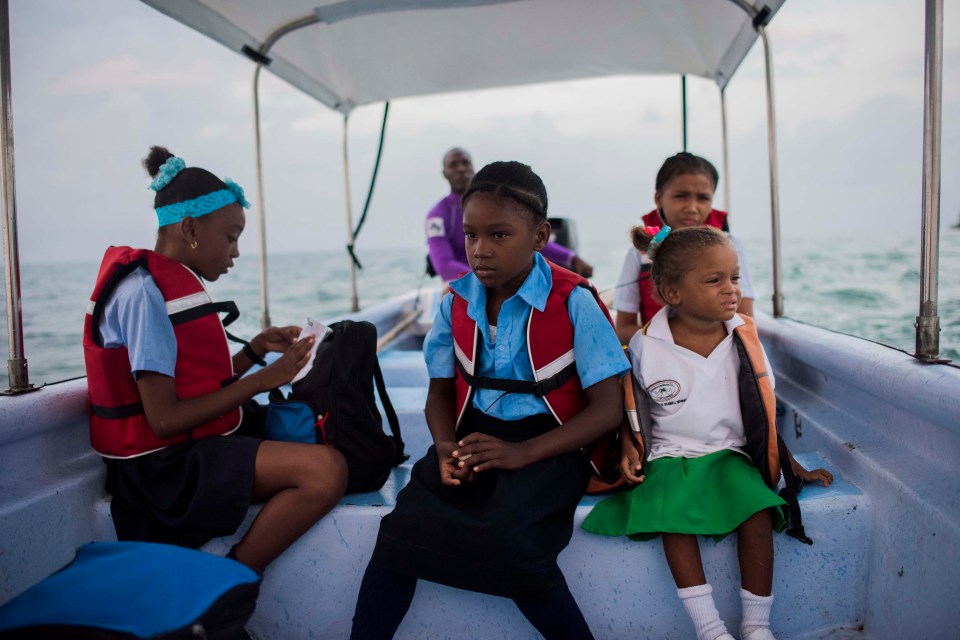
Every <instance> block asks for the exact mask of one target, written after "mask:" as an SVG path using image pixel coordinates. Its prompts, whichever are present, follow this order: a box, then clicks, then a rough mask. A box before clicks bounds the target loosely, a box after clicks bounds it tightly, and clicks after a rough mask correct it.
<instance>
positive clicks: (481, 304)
mask: <svg viewBox="0 0 960 640" xmlns="http://www.w3.org/2000/svg"><path fill="white" fill-rule="evenodd" d="M552 286H553V276H552V274H551V273H550V265H548V264H547V261H546V260H544V259H543V257H542V256H541V255H540V254H539V253H537V254H535V257H534V265H533V269H531V271H530V274H529V275H528V276H527V279H526V280H524V281H523V284H522V285H521V286H520V289H518V290H517V292H516V293H515V294H514V295H513V296H512V297H510V298H509V299H508V300H506V301H505V302H504V303H503V306H502V307H501V308H500V315H499V316H498V318H497V328H496V339H494V338H492V337H491V331H490V325H489V323H488V322H487V312H486V307H487V289H486V287H484V286H483V284H482V283H481V282H480V280H479V279H477V277H476V276H475V275H474V274H473V273H468V274H467V275H465V276H463V277H462V278H460V279H458V280H454V281H453V282H451V283H450V288H451V289H453V290H454V291H456V292H457V293H458V294H459V295H460V296H462V297H463V298H464V299H465V300H466V301H467V315H468V316H470V317H471V318H472V319H473V320H475V321H476V323H477V327H478V328H479V329H480V335H481V337H482V338H483V340H482V342H481V345H480V349H479V351H480V353H479V354H478V360H479V362H478V370H477V373H476V375H478V376H483V377H490V378H505V379H510V380H529V381H531V382H532V381H533V379H534V378H533V367H532V366H531V364H530V358H529V356H528V355H527V344H526V343H527V338H526V330H527V319H528V318H529V316H530V311H531V307H535V308H536V309H538V310H540V311H543V309H544V308H545V307H546V304H547V297H548V296H549V294H550V289H551V287H552ZM452 309H453V296H446V297H444V299H443V300H442V301H441V303H440V309H439V310H438V311H437V316H436V318H435V319H434V321H433V327H432V328H431V329H430V333H428V334H427V337H426V339H425V341H424V345H423V355H424V358H425V359H426V361H427V372H428V373H429V375H430V377H431V378H453V377H454V366H455V365H454V358H455V356H454V348H453V328H452V325H451V317H452ZM567 310H568V311H569V313H570V321H571V322H572V323H573V328H574V338H573V354H574V358H575V359H576V366H577V374H578V375H579V376H580V384H581V385H582V386H583V388H584V389H586V388H587V387H590V386H592V385H594V384H596V383H597V382H600V381H601V380H605V379H606V378H609V377H610V376H623V375H624V374H625V373H626V372H627V371H628V370H629V369H630V363H629V362H628V361H627V357H626V355H625V354H624V353H623V348H622V347H621V346H620V340H618V339H617V335H616V333H615V332H614V330H613V326H612V325H611V324H610V321H609V320H607V317H606V316H605V315H604V313H603V311H602V310H601V309H600V307H599V306H598V305H597V301H596V300H595V299H594V297H593V294H591V293H590V292H589V291H587V290H586V289H584V288H582V287H576V288H575V289H574V290H573V291H572V292H571V293H570V297H569V298H568V299H567ZM473 406H474V407H476V408H477V409H479V410H480V411H483V412H484V413H486V414H487V415H490V416H492V417H494V418H498V419H500V420H519V419H521V418H525V417H527V416H531V415H534V414H540V413H550V410H549V409H548V408H547V405H546V403H545V402H544V401H543V400H542V399H541V398H537V397H536V396H533V395H531V394H528V393H511V394H506V395H504V392H502V391H498V390H496V389H477V390H476V393H474V396H473Z"/></svg>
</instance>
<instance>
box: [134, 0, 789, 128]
mask: <svg viewBox="0 0 960 640" xmlns="http://www.w3.org/2000/svg"><path fill="white" fill-rule="evenodd" d="M143 2H145V3H146V4H148V5H150V6H152V7H154V8H156V9H157V10H159V11H161V12H162V13H165V14H167V15H168V16H170V17H172V18H174V19H175V20H178V21H179V22H182V23H184V24H186V25H187V26H189V27H192V28H193V29H196V30H197V31H199V32H201V33H203V34H205V35H207V36H209V37H210V38H213V39H214V40H216V41H218V42H220V43H221V44H223V45H225V46H226V47H228V48H230V49H232V50H234V51H237V52H239V53H241V54H244V55H247V56H248V57H251V58H252V59H253V60H254V61H261V62H264V63H265V68H267V69H268V70H269V71H270V72H271V73H273V74H275V75H277V76H279V77H280V78H282V79H283V80H285V81H287V82H288V83H290V84H292V85H293V86H295V87H297V88H299V89H300V90H302V91H304V92H305V93H307V94H308V95H310V96H312V97H314V98H316V99H317V100H319V101H320V102H322V103H323V104H325V105H327V106H328V107H330V108H332V109H335V110H338V111H340V112H342V113H344V114H348V113H350V111H351V110H352V109H353V108H354V107H357V106H360V105H365V104H370V103H373V102H380V101H386V100H391V99H394V98H400V97H408V96H420V95H430V94H438V93H446V92H454V91H466V90H474V89H484V88H489V87H504V86H516V85H524V84H532V83H539V82H554V81H561V80H572V79H578V78H590V77H597V76H614V75H655V74H685V75H691V76H700V77H704V78H709V79H711V80H713V81H714V82H716V83H717V85H718V86H719V87H720V88H721V89H723V88H724V87H725V86H726V84H727V83H728V82H729V81H730V78H731V76H732V75H733V73H734V72H735V71H736V69H737V67H738V66H739V65H740V63H741V62H742V61H743V59H744V57H745V56H746V55H747V52H748V51H749V50H750V47H751V46H752V45H753V43H754V41H755V40H756V39H757V37H758V36H757V31H756V28H755V27H754V24H753V22H754V17H755V16H759V18H758V19H761V20H763V23H764V24H765V23H766V21H767V20H769V19H770V17H772V15H773V14H775V13H776V11H777V10H778V9H779V8H780V6H781V5H782V4H783V2H784V0H600V1H599V2H584V1H583V0H389V1H384V0H342V1H332V2H331V1H326V0H287V1H285V2H281V3H276V2H262V1H260V0H143ZM281 36H283V37H282V38H281ZM274 43H275V44H274ZM267 61H269V63H268V64H266V63H267Z"/></svg>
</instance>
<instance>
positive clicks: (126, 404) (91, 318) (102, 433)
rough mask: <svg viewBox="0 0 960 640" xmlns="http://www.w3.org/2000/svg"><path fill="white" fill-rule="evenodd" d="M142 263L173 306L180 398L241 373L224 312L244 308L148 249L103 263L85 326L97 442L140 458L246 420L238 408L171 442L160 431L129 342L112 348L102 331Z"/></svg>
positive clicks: (111, 252) (120, 253) (116, 251)
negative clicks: (115, 299) (110, 304)
mask: <svg viewBox="0 0 960 640" xmlns="http://www.w3.org/2000/svg"><path fill="white" fill-rule="evenodd" d="M137 267H143V268H145V269H146V270H147V271H149V272H150V275H152V276H153V279H154V281H155V282H156V284H157V287H158V288H159V289H160V293H161V294H163V299H164V300H165V301H166V303H167V313H168V314H169V316H170V322H171V323H172V324H173V332H174V335H175V336H176V338H177V363H176V368H175V370H174V384H175V386H176V391H177V397H178V398H194V397H197V396H202V395H205V394H207V393H210V392H212V391H216V390H217V389H220V388H221V387H223V386H224V385H225V384H228V383H230V382H232V381H233V380H234V378H235V376H234V373H233V360H232V358H231V356H230V350H229V348H228V346H227V338H226V332H225V330H224V328H223V323H222V322H221V321H220V317H219V316H218V315H217V312H218V311H225V310H229V311H231V312H232V313H234V314H235V313H236V305H234V304H233V303H232V302H229V303H220V304H215V303H213V302H211V300H210V296H209V295H208V294H207V291H206V289H205V288H204V286H203V283H202V282H201V281H200V278H199V277H198V276H197V275H196V274H194V273H193V272H192V271H190V269H188V268H187V267H185V266H183V265H182V264H180V263H179V262H176V261H175V260H171V259H170V258H167V257H166V256H162V255H160V254H158V253H155V252H153V251H148V250H146V249H132V248H130V247H110V248H109V249H107V252H106V254H105V255H104V257H103V263H102V264H101V265H100V273H99V275H98V276H97V283H96V285H95V286H94V289H93V295H92V296H91V300H90V307H89V308H88V310H87V316H86V319H85V322H84V326H83V355H84V362H85V364H86V369H87V389H88V396H89V400H90V443H91V444H92V445H93V448H94V449H96V450H97V452H98V453H100V454H101V455H104V456H107V457H110V458H132V457H135V456H139V455H143V454H145V453H150V452H152V451H156V450H158V449H162V448H164V447H168V446H170V445H172V444H177V443H179V442H186V441H188V440H190V439H194V440H199V439H201V438H206V437H209V436H219V435H224V434H227V433H230V432H232V431H234V430H235V429H236V428H237V427H238V426H239V424H240V419H241V417H242V412H241V410H240V408H239V407H237V408H236V409H233V410H232V411H228V412H227V413H225V414H223V415H221V416H219V417H217V418H215V419H213V420H211V421H210V422H208V423H207V424H204V425H201V426H199V427H196V428H194V429H193V430H191V431H190V432H189V433H184V434H180V435H177V436H173V437H172V438H163V439H161V438H159V437H157V435H156V433H154V431H153V429H152V428H151V427H150V424H149V422H148V421H147V417H146V415H144V412H143V403H142V402H141V398H140V390H139V389H138V387H137V382H136V380H135V379H134V377H133V374H132V373H131V371H130V359H129V356H128V355H127V349H126V347H119V348H115V349H107V348H104V347H103V338H102V336H101V335H100V331H99V328H98V327H99V324H100V319H101V318H102V316H103V310H104V307H105V306H106V302H107V299H108V298H109V296H110V294H111V293H112V292H113V290H114V288H116V286H117V285H118V284H119V283H120V281H121V280H123V278H124V277H126V276H127V275H129V274H130V273H132V272H133V271H134V270H135V269H136V268H137ZM230 320H232V318H228V319H227V322H228V323H229V322H230Z"/></svg>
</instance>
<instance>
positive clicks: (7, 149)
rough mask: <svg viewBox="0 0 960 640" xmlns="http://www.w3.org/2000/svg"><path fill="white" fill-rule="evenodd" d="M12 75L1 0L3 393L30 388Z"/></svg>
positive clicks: (7, 20)
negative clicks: (25, 349) (5, 357)
mask: <svg viewBox="0 0 960 640" xmlns="http://www.w3.org/2000/svg"><path fill="white" fill-rule="evenodd" d="M11 85H12V81H11V75H10V5H9V3H8V2H7V0H0V91H2V95H0V145H2V147H3V153H2V157H0V182H2V186H3V257H4V271H5V275H6V283H7V336H8V340H9V343H10V357H9V359H8V360H7V375H8V376H9V378H10V388H9V389H8V390H7V391H5V392H0V393H4V394H15V393H23V392H25V391H31V390H32V389H33V385H31V384H30V379H29V375H28V374H27V359H26V357H25V356H24V353H23V314H22V312H21V310H20V251H19V248H18V244H17V195H16V189H15V183H16V180H15V175H14V169H13V165H14V161H13V93H12V90H11Z"/></svg>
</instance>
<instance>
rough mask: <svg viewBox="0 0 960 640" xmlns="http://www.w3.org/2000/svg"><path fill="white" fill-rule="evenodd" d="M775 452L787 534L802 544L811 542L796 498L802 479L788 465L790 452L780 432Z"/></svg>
mask: <svg viewBox="0 0 960 640" xmlns="http://www.w3.org/2000/svg"><path fill="white" fill-rule="evenodd" d="M777 453H778V454H779V455H780V473H782V474H783V489H781V490H780V497H781V498H783V499H784V500H785V501H786V502H787V513H786V521H787V535H789V536H791V537H793V538H796V539H797V540H799V541H800V542H802V543H803V544H813V540H811V539H810V538H809V537H807V534H806V533H805V532H804V530H803V517H802V516H801V515H800V501H799V499H798V498H797V494H798V493H800V487H802V486H803V481H802V480H801V479H800V478H798V477H796V476H795V475H794V474H793V467H791V466H790V452H789V451H787V444H786V443H785V442H784V441H783V438H781V437H780V434H777Z"/></svg>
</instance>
